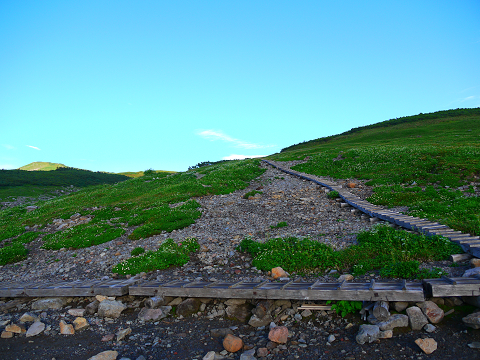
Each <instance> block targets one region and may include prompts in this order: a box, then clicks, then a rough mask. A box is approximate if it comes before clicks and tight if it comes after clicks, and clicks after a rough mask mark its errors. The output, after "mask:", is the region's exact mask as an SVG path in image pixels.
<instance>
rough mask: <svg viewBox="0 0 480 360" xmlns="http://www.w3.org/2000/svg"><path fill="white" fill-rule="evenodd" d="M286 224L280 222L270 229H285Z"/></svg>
mask: <svg viewBox="0 0 480 360" xmlns="http://www.w3.org/2000/svg"><path fill="white" fill-rule="evenodd" d="M287 226H288V224H287V222H286V221H280V222H279V223H278V224H277V225H270V229H280V228H282V227H287Z"/></svg>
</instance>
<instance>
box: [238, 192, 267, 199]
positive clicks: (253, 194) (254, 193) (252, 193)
mask: <svg viewBox="0 0 480 360" xmlns="http://www.w3.org/2000/svg"><path fill="white" fill-rule="evenodd" d="M256 194H263V191H257V190H252V191H249V192H247V193H246V194H245V195H243V198H244V199H248V198H249V197H250V196H255V195H256Z"/></svg>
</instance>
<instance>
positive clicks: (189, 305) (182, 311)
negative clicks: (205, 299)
mask: <svg viewBox="0 0 480 360" xmlns="http://www.w3.org/2000/svg"><path fill="white" fill-rule="evenodd" d="M201 304H202V303H201V302H200V300H198V299H197V298H190V299H186V300H183V301H182V302H181V303H180V304H178V306H177V310H176V314H177V315H179V316H183V317H187V316H190V315H192V314H195V313H197V312H198V310H199V309H200V305H201Z"/></svg>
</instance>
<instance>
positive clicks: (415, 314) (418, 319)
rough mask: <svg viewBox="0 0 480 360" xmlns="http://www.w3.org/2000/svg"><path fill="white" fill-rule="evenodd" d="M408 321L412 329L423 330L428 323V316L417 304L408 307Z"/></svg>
mask: <svg viewBox="0 0 480 360" xmlns="http://www.w3.org/2000/svg"><path fill="white" fill-rule="evenodd" d="M407 315H408V322H409V324H410V327H411V328H412V330H422V328H423V327H424V326H425V325H426V324H428V319H427V317H426V316H425V315H424V314H423V312H422V310H421V309H420V308H419V307H417V306H412V307H409V308H408V309H407Z"/></svg>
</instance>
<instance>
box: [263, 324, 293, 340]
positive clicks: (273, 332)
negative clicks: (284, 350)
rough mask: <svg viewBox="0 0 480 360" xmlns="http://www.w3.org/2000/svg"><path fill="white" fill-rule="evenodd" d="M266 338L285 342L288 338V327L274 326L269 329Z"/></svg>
mask: <svg viewBox="0 0 480 360" xmlns="http://www.w3.org/2000/svg"><path fill="white" fill-rule="evenodd" d="M268 339H269V340H270V341H274V342H276V343H279V344H286V343H287V340H288V328H287V327H286V326H275V327H273V328H271V329H270V332H269V333H268Z"/></svg>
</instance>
